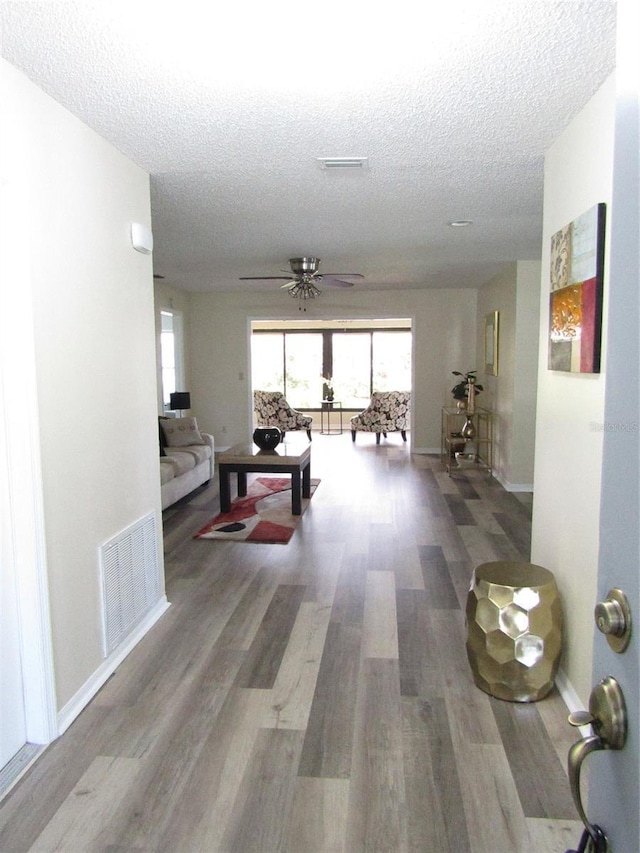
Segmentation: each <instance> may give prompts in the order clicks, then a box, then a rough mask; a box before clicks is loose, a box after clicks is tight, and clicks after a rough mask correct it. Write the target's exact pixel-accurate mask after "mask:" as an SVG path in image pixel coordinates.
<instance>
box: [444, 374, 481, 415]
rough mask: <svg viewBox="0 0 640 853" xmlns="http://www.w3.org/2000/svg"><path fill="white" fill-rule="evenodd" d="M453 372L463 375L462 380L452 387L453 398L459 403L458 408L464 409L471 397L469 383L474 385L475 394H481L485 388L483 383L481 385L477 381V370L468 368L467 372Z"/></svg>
mask: <svg viewBox="0 0 640 853" xmlns="http://www.w3.org/2000/svg"><path fill="white" fill-rule="evenodd" d="M451 372H452V373H453V375H454V376H460V377H461V379H460V381H459V382H457V383H456V384H455V385H454V386H453V388H452V389H451V393H452V394H453V399H454V400H456V402H457V403H458V408H459V409H460V410H464V409H465V408H466V404H467V401H468V399H469V385H473V387H474V392H475V394H479V393H480V391H482V390H483V388H482V385H479V384H478V381H477V377H476V373H477V370H467V372H466V373H461V372H460V371H459V370H453V371H451Z"/></svg>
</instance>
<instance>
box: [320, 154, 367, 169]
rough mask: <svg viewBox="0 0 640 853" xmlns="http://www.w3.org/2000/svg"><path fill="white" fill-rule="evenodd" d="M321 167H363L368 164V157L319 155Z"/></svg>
mask: <svg viewBox="0 0 640 853" xmlns="http://www.w3.org/2000/svg"><path fill="white" fill-rule="evenodd" d="M316 159H317V161H318V164H319V166H320V168H321V169H362V168H364V167H365V166H366V165H368V162H369V158H368V157H317V158H316Z"/></svg>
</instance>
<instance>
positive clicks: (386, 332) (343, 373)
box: [251, 321, 412, 411]
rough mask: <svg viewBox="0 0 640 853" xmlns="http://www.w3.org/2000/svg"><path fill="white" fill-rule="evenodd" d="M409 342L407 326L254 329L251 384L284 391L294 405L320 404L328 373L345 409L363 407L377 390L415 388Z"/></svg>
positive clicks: (312, 405) (302, 407)
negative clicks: (324, 378) (345, 328)
mask: <svg viewBox="0 0 640 853" xmlns="http://www.w3.org/2000/svg"><path fill="white" fill-rule="evenodd" d="M405 322H406V321H405ZM411 346H412V334H411V331H410V330H409V329H407V328H400V329H390V328H380V329H377V328H376V329H371V328H368V329H366V328H356V329H353V330H351V329H349V330H344V329H343V328H342V329H339V328H336V329H319V328H317V327H316V328H313V329H307V328H305V329H304V330H303V329H300V328H295V329H278V330H265V331H262V330H254V331H253V334H252V336H251V360H252V380H253V388H254V389H260V390H262V391H282V392H283V393H284V395H285V397H286V398H287V400H288V402H289V403H290V404H291V405H292V406H293V407H294V408H296V409H318V408H319V406H320V400H321V399H322V396H323V378H322V377H323V376H325V377H328V376H330V377H331V379H332V383H333V388H334V393H335V397H336V399H337V400H340V401H341V403H342V406H343V408H344V409H353V410H355V411H360V410H361V409H363V408H364V407H365V406H367V405H368V403H369V400H370V399H371V394H372V392H373V391H408V390H410V389H411Z"/></svg>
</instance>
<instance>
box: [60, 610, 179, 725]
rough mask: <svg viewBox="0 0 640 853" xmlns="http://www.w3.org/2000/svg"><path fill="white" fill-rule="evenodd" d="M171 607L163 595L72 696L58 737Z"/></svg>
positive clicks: (61, 721) (63, 715) (62, 718)
mask: <svg viewBox="0 0 640 853" xmlns="http://www.w3.org/2000/svg"><path fill="white" fill-rule="evenodd" d="M169 607H171V605H170V604H169V602H168V601H167V597H166V595H163V596H162V598H161V599H160V600H159V601H158V603H157V604H156V605H155V606H154V607H153V609H152V610H150V611H149V613H147V615H146V616H145V617H144V619H143V620H142V622H140V624H139V625H138V626H137V627H136V628H135V630H134V631H132V633H131V634H130V635H129V636H128V637H126V639H124V640H123V641H122V643H121V644H120V645H119V646H118V648H117V649H116V650H115V651H114V652H113V654H111V655H110V656H109V657H108V658H107V659H106V660H105V661H104V663H103V664H101V666H99V667H98V669H97V670H96V671H95V672H94V673H93V675H92V676H91V677H90V678H89V679H88V680H87V681H85V683H84V684H83V685H82V687H81V688H80V690H78V692H77V693H76V694H75V696H72V698H71V699H70V700H69V701H68V702H67V704H66V705H65V706H64V708H62V709H61V710H60V711H59V712H58V718H57V721H58V737H59V736H60V735H61V734H64V732H66V730H67V729H68V728H69V726H70V725H71V723H72V722H73V721H74V720H75V719H76V717H77V716H78V714H79V713H80V712H81V711H82V710H84V708H86V706H87V705H88V704H89V702H90V701H91V700H92V699H93V697H94V696H95V695H96V693H97V692H98V690H100V688H101V687H102V685H103V684H104V683H105V682H106V681H107V679H108V678H110V677H111V676H112V675H113V673H114V672H115V671H116V669H117V668H118V667H119V666H120V664H121V663H122V661H123V660H124V659H125V658H126V656H127V655H128V654H129V652H131V651H132V650H133V649H134V648H135V646H137V645H138V643H139V642H140V640H141V639H142V638H143V637H144V635H145V634H146V633H147V632H148V631H149V630H150V629H151V628H152V627H153V626H154V625H155V624H156V622H157V621H158V619H160V617H161V616H162V614H163V613H165V612H166V611H167V610H168V608H169Z"/></svg>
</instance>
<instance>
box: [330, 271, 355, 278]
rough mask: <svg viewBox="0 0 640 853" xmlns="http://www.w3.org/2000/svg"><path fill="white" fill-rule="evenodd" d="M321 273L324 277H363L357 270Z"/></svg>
mask: <svg viewBox="0 0 640 853" xmlns="http://www.w3.org/2000/svg"><path fill="white" fill-rule="evenodd" d="M322 275H323V276H324V277H325V278H364V276H363V275H362V273H359V272H325V273H322Z"/></svg>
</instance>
